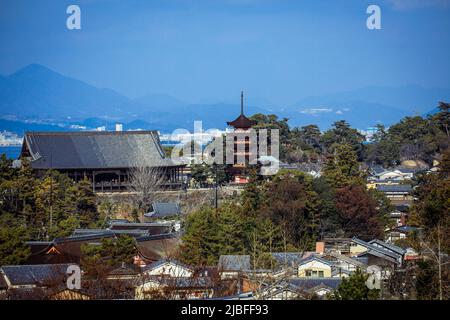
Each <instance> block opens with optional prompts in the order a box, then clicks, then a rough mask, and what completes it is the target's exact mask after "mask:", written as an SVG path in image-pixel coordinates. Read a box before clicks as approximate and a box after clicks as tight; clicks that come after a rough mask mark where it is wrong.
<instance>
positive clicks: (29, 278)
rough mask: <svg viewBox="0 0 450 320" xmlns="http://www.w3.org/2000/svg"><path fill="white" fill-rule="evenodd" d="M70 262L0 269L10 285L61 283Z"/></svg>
mask: <svg viewBox="0 0 450 320" xmlns="http://www.w3.org/2000/svg"><path fill="white" fill-rule="evenodd" d="M69 265H70V264H41V265H18V266H2V267H1V269H2V271H3V273H4V274H5V276H6V277H7V278H8V280H9V281H10V282H11V284H12V285H37V286H47V285H49V286H50V285H51V286H54V285H62V284H64V282H65V278H66V271H67V267H68V266H69Z"/></svg>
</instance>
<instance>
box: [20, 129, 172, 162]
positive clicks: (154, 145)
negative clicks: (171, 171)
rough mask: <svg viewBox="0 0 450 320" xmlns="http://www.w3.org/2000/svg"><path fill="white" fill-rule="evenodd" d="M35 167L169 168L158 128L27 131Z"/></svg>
mask: <svg viewBox="0 0 450 320" xmlns="http://www.w3.org/2000/svg"><path fill="white" fill-rule="evenodd" d="M25 150H27V151H28V152H29V153H30V155H31V166H32V168H34V169H50V168H52V169H108V168H132V167H138V166H139V167H140V166H145V167H168V166H175V164H174V163H173V162H172V161H171V160H170V159H168V158H165V155H164V151H163V149H162V147H161V144H160V141H159V136H158V133H157V132H156V131H126V132H27V133H25V139H24V145H23V148H22V153H24V151H25Z"/></svg>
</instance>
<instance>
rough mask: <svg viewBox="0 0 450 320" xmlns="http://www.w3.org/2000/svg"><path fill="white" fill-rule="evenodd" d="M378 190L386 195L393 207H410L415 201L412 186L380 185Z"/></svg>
mask: <svg viewBox="0 0 450 320" xmlns="http://www.w3.org/2000/svg"><path fill="white" fill-rule="evenodd" d="M377 190H378V191H381V192H383V193H384V194H385V196H386V197H387V198H388V199H389V200H391V203H392V204H393V205H396V206H397V205H410V204H411V203H412V201H413V196H412V194H411V193H412V190H413V189H412V186H411V185H410V184H396V185H379V186H377Z"/></svg>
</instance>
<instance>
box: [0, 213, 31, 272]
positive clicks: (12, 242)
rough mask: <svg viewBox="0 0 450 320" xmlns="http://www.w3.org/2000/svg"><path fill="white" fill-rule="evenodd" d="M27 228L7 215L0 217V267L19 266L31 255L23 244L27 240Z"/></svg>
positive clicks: (10, 215)
mask: <svg viewBox="0 0 450 320" xmlns="http://www.w3.org/2000/svg"><path fill="white" fill-rule="evenodd" d="M29 236H30V235H29V233H28V230H27V228H25V227H24V226H23V225H21V224H20V222H18V221H17V220H16V218H15V217H14V216H13V215H12V214H9V213H4V214H2V215H0V266H1V265H10V264H20V263H22V262H24V261H26V259H27V258H28V256H29V255H30V254H31V251H30V248H29V247H28V246H27V245H26V244H25V241H27V240H29V239H30V238H29Z"/></svg>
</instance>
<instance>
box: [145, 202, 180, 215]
mask: <svg viewBox="0 0 450 320" xmlns="http://www.w3.org/2000/svg"><path fill="white" fill-rule="evenodd" d="M152 207H153V211H152V212H149V213H146V214H145V216H146V217H149V218H164V217H171V216H177V215H179V214H180V206H179V205H178V203H174V202H155V203H153V204H152Z"/></svg>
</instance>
